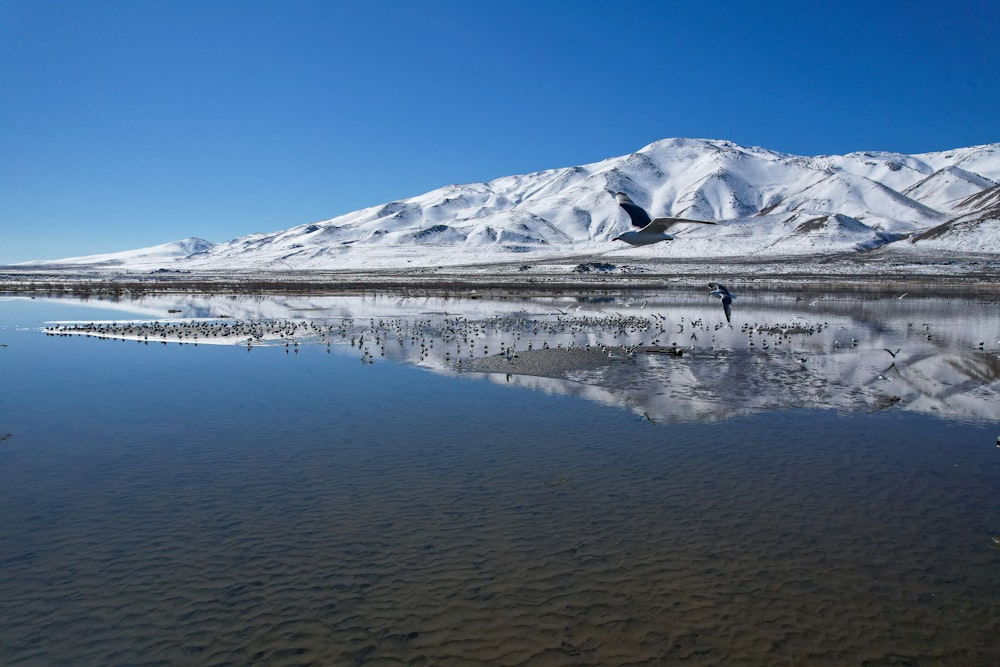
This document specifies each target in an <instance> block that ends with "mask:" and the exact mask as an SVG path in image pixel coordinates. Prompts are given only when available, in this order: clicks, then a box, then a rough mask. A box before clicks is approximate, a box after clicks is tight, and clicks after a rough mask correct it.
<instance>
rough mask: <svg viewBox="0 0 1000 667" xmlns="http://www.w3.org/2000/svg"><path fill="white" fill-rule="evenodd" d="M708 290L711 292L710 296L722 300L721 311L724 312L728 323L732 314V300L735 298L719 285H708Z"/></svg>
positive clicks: (724, 287) (723, 286)
mask: <svg viewBox="0 0 1000 667" xmlns="http://www.w3.org/2000/svg"><path fill="white" fill-rule="evenodd" d="M708 288H709V289H710V290H712V291H711V292H709V294H710V295H712V296H717V297H719V298H720V299H722V310H724V311H725V312H726V321H727V322H730V321H731V320H730V316H731V315H732V312H733V299H735V298H736V297H735V296H733V295H732V294H730V293H729V290H727V289H726V286H725V285H720V284H719V283H709V284H708Z"/></svg>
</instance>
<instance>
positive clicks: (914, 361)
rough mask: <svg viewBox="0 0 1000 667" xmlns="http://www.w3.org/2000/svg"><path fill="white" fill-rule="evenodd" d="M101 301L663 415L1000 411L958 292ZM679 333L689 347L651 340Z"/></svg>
mask: <svg viewBox="0 0 1000 667" xmlns="http://www.w3.org/2000/svg"><path fill="white" fill-rule="evenodd" d="M94 305H96V306H100V307H101V308H102V309H104V310H107V309H108V308H109V307H110V306H117V307H119V308H121V310H122V311H127V312H133V313H140V314H142V315H143V316H144V317H146V318H148V317H155V318H157V319H162V320H167V319H169V320H171V321H173V322H177V321H181V322H194V321H195V320H197V319H199V318H208V319H209V320H213V319H214V320H215V321H219V322H228V323H240V322H261V321H269V322H272V323H283V324H282V326H289V327H295V328H294V332H293V333H290V334H287V336H283V337H282V339H281V340H280V342H281V343H282V344H284V343H286V342H287V340H294V342H295V343H296V344H316V343H322V344H332V346H333V348H334V349H337V350H341V351H343V352H345V353H354V354H358V355H359V356H361V357H362V358H363V359H365V360H368V361H369V362H376V361H381V360H393V361H398V362H402V363H409V364H416V365H419V366H422V367H425V368H428V369H431V370H434V371H435V372H440V373H447V374H467V371H468V370H469V368H470V367H474V366H475V364H470V363H469V362H470V361H472V360H480V359H483V358H488V357H498V356H499V355H508V356H510V358H511V361H510V363H509V364H505V365H503V366H502V368H503V372H502V373H497V374H491V375H489V377H490V378H491V379H493V380H495V381H497V382H500V383H510V384H513V385H519V386H525V387H530V388H532V389H535V390H539V391H546V392H552V393H563V394H572V395H576V396H580V397H583V398H586V399H588V400H593V401H598V402H601V403H605V404H608V405H613V406H618V407H623V408H626V409H628V410H631V411H633V412H635V413H636V414H638V415H643V416H645V417H646V418H648V419H650V420H652V421H678V420H684V421H687V420H717V419H724V418H726V417H729V416H732V415H735V414H741V413H746V412H753V411H761V410H772V409H782V408H793V407H806V408H821V409H835V410H843V411H855V410H874V409H884V408H889V409H904V410H915V411H920V412H931V413H936V414H942V415H951V416H958V417H963V418H969V419H977V420H1000V408H998V407H997V406H1000V356H998V352H1000V340H998V336H1000V332H998V331H997V321H996V317H995V314H994V313H992V312H990V311H989V309H988V308H985V307H983V306H982V305H981V304H977V303H974V302H971V301H961V300H956V299H950V300H944V299H918V298H914V297H907V299H905V300H900V299H897V298H886V299H872V298H870V297H869V298H866V299H863V300H862V299H859V298H855V297H851V296H846V297H845V296H828V297H827V298H814V299H801V300H796V299H793V298H783V297H781V296H780V295H767V294H745V295H743V297H742V298H739V299H738V300H737V302H736V306H735V308H734V313H733V326H731V327H730V326H727V325H726V323H725V320H724V316H723V314H722V309H721V308H719V307H718V303H717V302H716V301H715V300H713V299H710V298H709V297H708V296H707V290H706V293H705V294H704V295H701V294H691V293H688V292H684V293H669V294H659V295H655V296H650V295H646V296H643V297H642V298H636V299H634V300H627V299H608V298H601V299H593V300H592V299H569V298H563V297H546V298H538V299H531V300H513V299H499V298H482V299H452V298H438V297H426V298H403V297H395V296H386V295H379V296H372V295H369V296H354V297H232V296H206V295H190V296H184V297H169V296H156V297H147V298H144V299H140V300H137V301H133V302H128V303H124V302H119V303H116V304H111V303H109V302H100V301H98V302H94ZM284 323H287V324H284ZM289 331H292V329H289ZM176 340H177V337H176V336H175V337H174V338H173V339H172V341H176ZM245 341H246V336H245V335H244V336H243V337H242V338H240V339H236V338H235V336H234V337H233V339H232V340H229V341H228V342H230V343H232V344H240V343H243V344H245ZM362 341H363V342H362ZM203 342H207V341H203ZM261 343H262V344H264V343H267V341H266V340H264V341H261ZM675 345H676V346H677V347H678V348H680V349H682V350H683V352H684V354H683V356H676V355H673V354H652V353H649V352H650V347H651V346H657V347H658V348H660V349H666V348H669V347H671V346H675ZM636 346H638V347H636ZM634 347H635V351H634V353H632V348H634ZM545 349H550V350H564V351H572V350H579V351H581V352H582V351H585V350H589V352H588V354H589V355H591V356H590V359H591V360H592V359H593V356H592V355H593V354H597V353H598V351H600V353H601V354H604V355H607V357H608V358H609V359H611V360H612V361H613V363H606V364H593V363H590V362H586V363H584V362H583V361H581V363H580V364H579V366H577V367H574V366H573V365H572V364H570V365H569V366H567V365H566V364H565V363H564V362H562V363H561V364H560V365H559V366H558V367H551V368H546V367H545V366H544V365H543V366H541V367H537V368H536V367H533V368H530V369H529V368H528V367H527V365H526V364H521V365H519V364H518V358H517V357H515V356H514V355H516V354H517V353H518V352H522V353H524V352H526V351H528V350H535V351H539V350H545ZM897 350H898V353H897V352H896V351H897ZM352 351H353V352H352ZM890 351H891V352H892V354H890ZM560 356H561V358H562V359H565V356H566V355H560ZM585 356H586V355H583V354H581V357H580V358H581V360H583V359H584V357H585Z"/></svg>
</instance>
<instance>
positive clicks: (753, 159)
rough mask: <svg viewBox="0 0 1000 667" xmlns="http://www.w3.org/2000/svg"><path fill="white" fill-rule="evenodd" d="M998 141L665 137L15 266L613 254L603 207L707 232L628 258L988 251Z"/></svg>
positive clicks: (616, 224) (317, 265) (270, 264)
mask: <svg viewBox="0 0 1000 667" xmlns="http://www.w3.org/2000/svg"><path fill="white" fill-rule="evenodd" d="M998 182H1000V143H997V144H982V145H978V146H970V147H966V148H956V149H952V150H948V151H938V152H932V153H923V154H915V155H905V154H899V153H891V152H884V151H862V152H855V153H848V154H845V155H821V156H814V157H806V156H797V155H792V154H787V153H781V152H778V151H773V150H770V149H767V148H762V147H759V146H750V147H746V146H740V145H738V144H735V143H733V142H731V141H726V140H712V139H689V138H669V139H661V140H659V141H656V142H653V143H651V144H648V145H646V146H644V147H642V148H640V149H639V150H637V151H635V152H633V153H630V154H628V155H624V156H619V157H612V158H607V159H605V160H601V161H598V162H594V163H590V164H586V165H579V166H572V167H564V168H556V169H547V170H543V171H538V172H533V173H528V174H520V175H512V176H503V177H499V178H497V179H494V180H491V181H487V182H480V183H469V184H450V185H446V186H444V187H441V188H438V189H436V190H432V191H430V192H427V193H424V194H422V195H418V196H415V197H410V198H407V199H401V200H396V201H392V202H386V203H383V204H379V205H376V206H371V207H367V208H364V209H360V210H357V211H353V212H350V213H346V214H343V215H340V216H337V217H334V218H331V219H328V220H323V221H318V222H311V223H305V224H301V225H296V226H293V227H290V228H287V229H283V230H277V231H274V232H263V233H254V234H247V235H244V236H241V237H237V238H235V239H231V240H228V241H223V242H220V243H211V242H207V241H204V240H201V239H185V240H183V241H177V242H174V243H172V244H162V245H160V246H154V247H152V248H146V249H138V250H133V251H127V252H124V253H108V254H103V255H94V256H89V257H78V258H68V259H63V260H50V261H43V262H28V263H24V264H27V265H87V266H109V267H121V268H128V269H135V270H153V269H197V270H227V269H254V268H256V269H262V270H267V269H305V270H308V269H326V270H329V269H339V268H351V267H358V266H364V267H373V266H374V267H377V266H387V267H388V266H397V265H400V264H405V265H406V266H420V265H427V266H432V265H441V264H450V265H456V264H462V263H473V262H475V263H482V262H484V261H486V262H489V261H497V262H501V261H502V262H510V261H517V258H518V257H524V258H529V257H530V258H534V259H539V258H545V257H557V256H560V255H565V254H586V253H591V254H602V253H614V254H616V255H618V254H619V253H620V251H622V250H624V249H623V248H622V244H620V243H619V242H616V241H613V239H614V237H615V236H617V235H618V234H620V233H621V232H623V231H625V230H627V229H628V227H629V221H628V218H627V215H625V213H624V211H622V210H621V209H620V207H619V206H618V204H617V201H616V200H615V198H614V193H615V192H618V191H622V192H626V193H627V194H629V196H630V197H632V199H633V200H634V201H635V202H636V203H637V204H639V205H640V206H642V207H644V208H646V209H647V210H648V211H649V212H650V214H651V215H653V216H654V217H656V216H674V217H685V218H695V219H701V220H711V221H714V222H717V223H718V224H717V225H712V226H708V225H704V226H702V225H689V226H688V227H687V228H684V227H683V226H679V227H678V229H679V230H680V233H679V235H678V239H677V240H675V241H672V242H670V243H669V244H666V243H661V244H657V245H655V246H650V247H647V248H644V249H630V252H631V253H632V254H633V255H634V256H636V257H642V258H648V257H663V256H666V257H669V256H677V257H684V258H694V257H706V258H724V257H728V256H748V255H757V256H767V255H769V254H774V253H779V252H780V253H785V254H793V255H795V254H798V255H810V254H819V255H822V254H827V253H832V252H838V253H843V252H864V251H866V250H870V249H873V248H879V247H883V246H886V245H889V244H895V245H897V246H900V244H903V245H902V246H900V247H905V246H906V244H909V245H910V246H921V247H925V248H928V249H941V250H961V251H970V250H975V251H978V252H987V253H991V252H993V253H995V252H1000V221H998V220H997V218H998V211H997V209H998V206H997V199H998V195H996V194H995V193H994V194H991V192H994V191H996V189H997V187H998Z"/></svg>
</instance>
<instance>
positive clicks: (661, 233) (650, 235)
mask: <svg viewBox="0 0 1000 667" xmlns="http://www.w3.org/2000/svg"><path fill="white" fill-rule="evenodd" d="M615 198H616V199H617V200H618V205H619V206H621V207H622V208H623V209H625V212H626V213H628V217H629V218H631V219H632V225H633V226H634V227H639V229H637V230H631V231H627V232H625V233H623V234H621V235H619V236H616V237H615V238H614V240H615V241H624V242H625V243H628V244H629V245H650V244H651V243H659V242H660V241H672V240H674V235H673V234H669V233H667V231H668V230H669V229H670V228H671V227H673V226H674V225H676V224H678V223H682V222H694V223H698V224H702V225H714V224H716V223H714V222H709V221H708V220H688V219H687V218H654V219H650V217H649V214H648V213H646V211H645V209H643V208H642V207H641V206H639V205H638V204H636V203H635V202H634V201H632V198H631V197H629V196H628V195H627V194H625V193H624V192H617V193H615Z"/></svg>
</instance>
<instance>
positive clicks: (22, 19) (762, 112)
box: [0, 0, 1000, 264]
mask: <svg viewBox="0 0 1000 667" xmlns="http://www.w3.org/2000/svg"><path fill="white" fill-rule="evenodd" d="M998 91H1000V3H997V2H995V0H994V1H991V2H985V1H984V2H979V1H976V2H948V3H946V2H925V1H921V0H915V1H907V2H853V1H849V0H845V1H841V2H829V3H811V4H810V3H801V2H667V1H662V2H620V1H619V2H597V1H587V0H577V1H566V2H555V1H553V2H541V1H536V2H521V1H516V0H507V1H504V2H477V1H473V0H465V1H457V0H456V1H454V2H440V1H439V2H435V1H433V0H429V1H424V0H422V1H420V2H379V1H377V0H375V1H372V2H357V1H351V2H333V1H332V0H326V1H321V2H310V1H307V0H295V1H293V2H256V1H252V0H249V1H246V0H244V1H232V2H230V1H224V0H213V1H207V2H205V1H200V2H186V1H184V0H169V1H163V2H160V1H151V0H123V1H115V0H101V1H99V2H97V1H85V0H65V1H60V2H52V1H48V0H0V264H2V263H7V262H16V261H24V260H29V259H51V258H60V257H66V256H73V255H83V254H93V253H99V252H111V251H118V250H127V249H132V248H140V247H145V246H149V245H155V244H158V243H164V242H168V241H173V240H177V239H181V238H185V237H188V236H198V237H202V238H206V239H209V240H212V241H223V240H227V239H231V238H235V237H237V236H241V235H244V234H249V233H253V232H260V231H274V230H278V229H284V228H287V227H291V226H294V225H298V224H303V223H307V222H313V221H317V220H324V219H328V218H331V217H334V216H337V215H340V214H343V213H347V212H350V211H353V210H357V209H360V208H364V207H366V206H372V205H376V204H381V203H385V202H388V201H392V200H394V199H401V198H405V197H410V196H414V195H418V194H422V193H424V192H427V191H429V190H433V189H435V188H438V187H441V186H444V185H448V184H450V183H470V182H477V181H486V180H490V179H493V178H497V177H500V176H506V175H511V174H521V173H527V172H532V171H538V170H542V169H549V168H554V167H565V166H572V165H577V164H585V163H588V162H595V161H598V160H602V159H604V158H607V157H612V156H617V155H624V154H627V153H630V152H632V151H634V150H637V149H639V148H641V147H642V146H644V145H646V144H648V143H650V142H653V141H655V140H657V139H662V138H666V137H699V138H711V139H728V140H731V141H735V142H737V143H740V144H744V145H756V146H764V147H766V148H771V149H774V150H780V151H785V152H789V153H796V154H801V155H819V154H831V153H847V152H851V151H857V150H887V151H898V152H903V153H922V152H928V151H936V150H947V149H949V148H956V147H961V146H970V145H976V144H983V143H992V142H997V141H1000V93H998Z"/></svg>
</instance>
